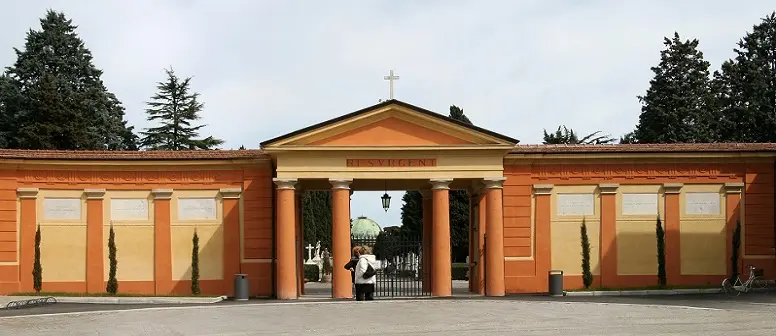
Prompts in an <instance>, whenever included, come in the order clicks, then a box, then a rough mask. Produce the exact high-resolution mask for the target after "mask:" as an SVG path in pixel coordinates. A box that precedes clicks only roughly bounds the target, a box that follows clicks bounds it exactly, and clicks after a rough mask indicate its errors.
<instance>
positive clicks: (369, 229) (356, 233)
mask: <svg viewBox="0 0 776 336" xmlns="http://www.w3.org/2000/svg"><path fill="white" fill-rule="evenodd" d="M382 231H383V229H381V228H380V225H377V223H376V222H375V221H373V220H371V219H369V218H366V217H364V216H361V217H358V218H356V219H354V220H352V221H351V222H350V234H351V235H352V236H353V237H377V235H379V234H380V232H382Z"/></svg>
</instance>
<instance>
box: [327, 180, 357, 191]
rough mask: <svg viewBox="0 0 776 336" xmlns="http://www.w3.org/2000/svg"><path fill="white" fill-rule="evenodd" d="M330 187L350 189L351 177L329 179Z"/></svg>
mask: <svg viewBox="0 0 776 336" xmlns="http://www.w3.org/2000/svg"><path fill="white" fill-rule="evenodd" d="M329 183H331V188H332V189H345V190H349V189H350V184H351V183H353V179H329Z"/></svg>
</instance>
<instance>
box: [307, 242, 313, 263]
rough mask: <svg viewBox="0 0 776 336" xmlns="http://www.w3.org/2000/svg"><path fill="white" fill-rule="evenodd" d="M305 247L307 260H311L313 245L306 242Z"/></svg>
mask: <svg viewBox="0 0 776 336" xmlns="http://www.w3.org/2000/svg"><path fill="white" fill-rule="evenodd" d="M305 248H306V249H307V260H308V261H311V260H313V250H314V249H315V247H314V246H312V245H311V244H307V247H305Z"/></svg>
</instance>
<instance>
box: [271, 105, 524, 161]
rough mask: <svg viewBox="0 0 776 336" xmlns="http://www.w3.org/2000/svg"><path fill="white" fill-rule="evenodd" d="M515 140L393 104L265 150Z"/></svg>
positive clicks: (468, 144) (467, 144)
mask: <svg viewBox="0 0 776 336" xmlns="http://www.w3.org/2000/svg"><path fill="white" fill-rule="evenodd" d="M517 142H518V141H517V140H514V139H512V138H509V137H506V136H503V135H500V134H497V133H494V132H491V131H488V130H485V129H482V128H478V127H475V126H472V125H468V124H465V123H461V122H458V121H455V120H453V119H450V118H448V117H446V116H444V115H441V114H437V113H434V112H431V111H428V110H424V109H421V108H419V107H416V106H412V105H409V104H407V103H403V102H400V101H396V100H390V101H387V102H384V103H381V104H378V105H375V106H372V107H369V108H367V109H364V110H360V111H356V112H353V113H350V114H347V115H345V116H342V117H340V118H335V119H332V120H329V121H326V122H323V123H320V124H317V125H313V126H310V127H307V128H304V129H302V130H299V131H296V132H292V133H289V134H286V135H283V136H280V137H277V138H275V139H272V140H269V141H265V142H264V143H262V147H263V148H266V149H270V148H283V147H300V146H301V147H324V148H325V147H332V148H334V147H337V148H342V147H347V148H357V147H472V146H477V147H479V146H514V145H515V144H516V143H517Z"/></svg>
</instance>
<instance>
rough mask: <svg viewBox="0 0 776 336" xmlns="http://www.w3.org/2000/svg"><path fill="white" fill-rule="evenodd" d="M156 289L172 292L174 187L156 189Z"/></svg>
mask: <svg viewBox="0 0 776 336" xmlns="http://www.w3.org/2000/svg"><path fill="white" fill-rule="evenodd" d="M151 193H152V194H153V195H154V289H155V291H156V294H158V295H165V294H170V293H171V292H172V287H173V286H172V249H171V247H170V245H171V244H172V240H171V236H170V199H171V198H172V189H154V190H152V191H151Z"/></svg>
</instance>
